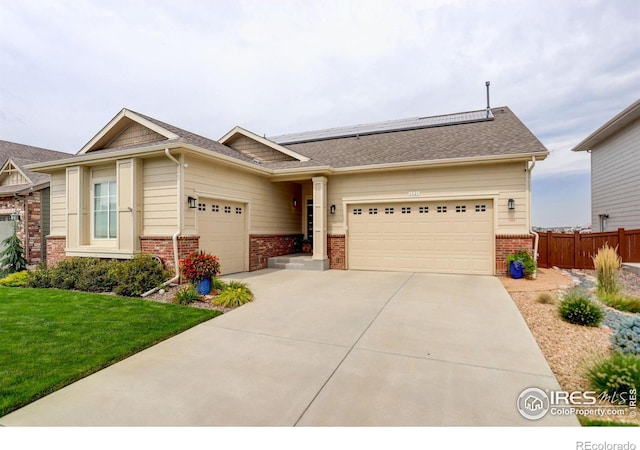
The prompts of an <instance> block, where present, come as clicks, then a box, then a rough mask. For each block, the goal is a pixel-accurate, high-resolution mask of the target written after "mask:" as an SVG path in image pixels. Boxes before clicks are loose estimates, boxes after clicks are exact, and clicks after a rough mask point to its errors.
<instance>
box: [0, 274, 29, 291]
mask: <svg viewBox="0 0 640 450" xmlns="http://www.w3.org/2000/svg"><path fill="white" fill-rule="evenodd" d="M28 281H29V272H27V271H26V270H23V271H21V272H14V273H12V274H10V275H7V276H6V277H4V278H2V279H1V280H0V286H5V287H25V286H26V285H27V282H28Z"/></svg>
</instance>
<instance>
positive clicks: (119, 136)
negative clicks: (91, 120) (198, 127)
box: [78, 108, 178, 155]
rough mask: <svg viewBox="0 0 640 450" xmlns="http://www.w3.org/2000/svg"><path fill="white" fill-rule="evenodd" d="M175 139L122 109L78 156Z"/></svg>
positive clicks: (139, 116) (164, 128)
mask: <svg viewBox="0 0 640 450" xmlns="http://www.w3.org/2000/svg"><path fill="white" fill-rule="evenodd" d="M176 138H178V135H177V134H176V133H173V132H172V131H170V130H169V129H167V128H166V127H163V126H161V125H159V124H158V123H157V122H154V121H152V120H149V118H148V117H146V116H142V115H140V114H137V113H135V112H133V111H130V110H128V109H126V108H124V109H122V111H120V112H119V113H118V114H117V115H116V116H115V117H114V118H113V119H111V120H110V121H109V123H107V125H105V126H104V127H103V128H102V129H101V130H100V131H99V132H98V134H96V135H95V136H94V137H93V138H92V139H91V140H90V141H89V142H88V143H87V144H86V145H85V146H84V147H82V149H80V151H79V152H78V155H84V154H85V153H89V152H93V151H97V150H105V149H112V148H121V147H128V146H135V145H140V144H148V143H151V142H160V141H164V140H168V139H176Z"/></svg>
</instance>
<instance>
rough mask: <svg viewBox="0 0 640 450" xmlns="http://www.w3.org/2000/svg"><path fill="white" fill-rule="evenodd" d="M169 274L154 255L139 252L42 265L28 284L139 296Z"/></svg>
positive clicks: (33, 272) (70, 259)
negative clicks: (118, 257) (130, 256)
mask: <svg viewBox="0 0 640 450" xmlns="http://www.w3.org/2000/svg"><path fill="white" fill-rule="evenodd" d="M169 277H170V274H169V272H168V271H167V270H165V269H164V268H163V267H162V264H160V263H159V262H158V261H156V260H155V259H153V257H152V256H151V255H145V254H141V255H136V256H135V257H134V258H133V259H131V260H126V261H118V260H101V259H98V258H80V257H74V258H68V259H65V260H62V261H60V262H59V263H58V264H57V265H55V266H54V267H52V268H50V269H47V268H46V267H44V266H41V267H39V268H38V269H36V270H33V271H31V272H30V275H29V278H28V280H29V281H28V284H29V286H30V287H36V288H55V289H65V290H79V291H89V292H115V293H116V294H118V295H124V296H127V297H139V296H141V295H142V294H143V293H145V292H147V291H148V290H150V289H153V288H154V287H157V286H159V285H160V284H162V283H163V282H164V281H166V280H167V279H168V278H169Z"/></svg>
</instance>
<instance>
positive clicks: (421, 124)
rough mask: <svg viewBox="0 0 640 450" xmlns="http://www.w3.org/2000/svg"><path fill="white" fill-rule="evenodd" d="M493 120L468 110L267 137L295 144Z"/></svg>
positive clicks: (485, 113)
mask: <svg viewBox="0 0 640 450" xmlns="http://www.w3.org/2000/svg"><path fill="white" fill-rule="evenodd" d="M487 120H493V113H492V112H491V111H489V112H488V113H487V111H486V110H480V111H470V112H464V113H456V114H446V115H443V116H431V117H414V118H409V119H399V120H387V121H385V122H377V123H369V124H363V125H353V126H348V127H337V128H327V129H324V130H316V131H305V132H303V133H292V134H283V135H280V136H273V137H270V138H269V139H270V140H271V141H273V142H276V143H278V144H297V143H301V142H311V141H322V140H326V139H336V138H342V137H350V136H361V135H367V134H377V133H388V132H391V131H401V130H415V129H420V128H430V127H441V126H446V125H457V124H462V123H471V122H484V121H487Z"/></svg>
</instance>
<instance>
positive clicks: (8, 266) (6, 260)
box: [0, 222, 27, 277]
mask: <svg viewBox="0 0 640 450" xmlns="http://www.w3.org/2000/svg"><path fill="white" fill-rule="evenodd" d="M2 245H4V247H5V249H4V250H2V251H1V252H0V275H1V276H3V277H5V276H7V275H9V274H10V273H14V272H20V271H22V270H25V269H26V268H27V260H26V259H24V249H23V248H22V242H20V239H19V238H18V234H17V226H16V224H15V222H14V224H13V234H12V235H11V236H9V237H8V238H6V239H5V240H4V241H2Z"/></svg>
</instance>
